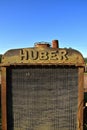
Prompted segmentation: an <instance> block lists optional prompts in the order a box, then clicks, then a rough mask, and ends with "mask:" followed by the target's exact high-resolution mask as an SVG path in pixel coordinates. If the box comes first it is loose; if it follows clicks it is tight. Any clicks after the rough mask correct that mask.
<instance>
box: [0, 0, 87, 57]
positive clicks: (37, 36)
mask: <svg viewBox="0 0 87 130" xmlns="http://www.w3.org/2000/svg"><path fill="white" fill-rule="evenodd" d="M53 39H58V40H59V46H60V48H64V47H67V48H69V47H71V48H74V49H77V50H79V51H80V52H81V53H82V55H83V56H84V57H87V2H86V0H0V54H4V53H5V52H6V51H7V50H9V49H15V48H26V47H33V45H34V43H35V42H40V41H46V42H51V41H52V40H53Z"/></svg>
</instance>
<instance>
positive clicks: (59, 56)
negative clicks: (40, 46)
mask: <svg viewBox="0 0 87 130" xmlns="http://www.w3.org/2000/svg"><path fill="white" fill-rule="evenodd" d="M20 60H68V54H67V51H66V50H54V51H47V50H34V49H33V50H29V49H21V50H20Z"/></svg>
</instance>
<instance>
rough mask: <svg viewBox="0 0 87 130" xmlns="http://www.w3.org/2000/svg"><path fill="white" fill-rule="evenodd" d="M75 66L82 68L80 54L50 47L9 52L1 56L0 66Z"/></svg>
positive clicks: (82, 60) (82, 63) (82, 61)
mask: <svg viewBox="0 0 87 130" xmlns="http://www.w3.org/2000/svg"><path fill="white" fill-rule="evenodd" d="M23 64H25V65H34V64H38V65H40V64H43V65H45V64H48V65H50V64H53V65H76V66H84V65H85V63H84V59H83V56H82V55H81V53H80V52H78V51H76V50H73V49H53V48H50V47H47V48H44V47H40V48H39V47H35V48H25V49H24V48H23V49H15V50H9V51H7V52H6V53H5V54H4V55H3V56H2V63H1V65H0V66H9V65H23Z"/></svg>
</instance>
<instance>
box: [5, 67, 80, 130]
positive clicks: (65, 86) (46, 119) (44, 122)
mask: <svg viewBox="0 0 87 130" xmlns="http://www.w3.org/2000/svg"><path fill="white" fill-rule="evenodd" d="M77 105H78V69H77V68H76V67H52V66H49V67H48V66H45V67H44V66H42V67H38V66H36V67H35V66H34V67H33V66H31V67H9V68H8V69H7V129H8V130H76V129H77V111H78V110H77V109H78V108H77V107H78V106H77Z"/></svg>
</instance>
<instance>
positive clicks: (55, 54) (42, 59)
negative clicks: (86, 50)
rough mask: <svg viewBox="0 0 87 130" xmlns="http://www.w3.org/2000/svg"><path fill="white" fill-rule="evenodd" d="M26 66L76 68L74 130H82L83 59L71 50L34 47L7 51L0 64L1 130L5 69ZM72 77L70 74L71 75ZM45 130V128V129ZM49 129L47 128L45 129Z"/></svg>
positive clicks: (4, 123)
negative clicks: (76, 125) (0, 89)
mask: <svg viewBox="0 0 87 130" xmlns="http://www.w3.org/2000/svg"><path fill="white" fill-rule="evenodd" d="M12 65H14V66H15V67H16V66H19V65H20V66H26V68H27V67H29V66H30V65H41V66H42V65H54V67H55V66H60V67H61V66H62V67H63V66H68V67H70V66H72V67H73V66H74V67H77V68H78V104H77V105H78V111H77V122H76V123H78V128H77V129H76V130H83V101H84V99H83V93H84V65H85V63H84V58H83V56H82V54H81V53H80V52H78V51H77V50H73V49H66V48H65V49H63V48H57V49H54V48H51V47H46V46H45V47H42V46H41V47H34V48H21V49H14V50H9V51H7V52H6V53H5V54H4V55H3V57H2V62H1V64H0V66H1V68H2V69H1V71H2V76H1V82H2V95H1V96H2V130H7V102H6V101H7V97H6V96H7V95H6V93H7V92H6V90H7V81H6V74H7V72H6V69H7V68H8V66H10V67H12ZM71 75H72V73H71ZM46 128H47V127H46ZM42 129H44V127H43V128H42V127H41V128H40V130H42ZM47 129H49V128H47Z"/></svg>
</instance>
